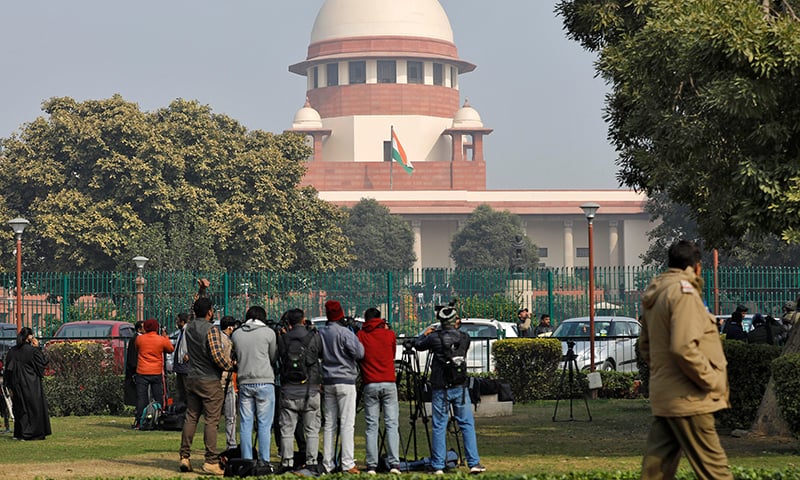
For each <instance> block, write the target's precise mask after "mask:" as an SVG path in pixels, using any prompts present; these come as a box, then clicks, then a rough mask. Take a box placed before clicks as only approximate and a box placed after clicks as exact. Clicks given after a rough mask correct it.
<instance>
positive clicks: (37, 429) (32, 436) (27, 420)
mask: <svg viewBox="0 0 800 480" xmlns="http://www.w3.org/2000/svg"><path fill="white" fill-rule="evenodd" d="M46 365H47V359H46V358H45V356H44V353H43V352H42V349H41V348H39V340H37V339H36V337H35V336H34V335H33V331H32V330H31V329H30V328H28V327H25V328H23V329H21V330H20V332H19V333H18V334H17V344H16V346H14V347H12V348H11V350H9V351H8V353H7V354H6V360H5V375H4V376H3V380H4V381H5V382H6V386H7V387H8V388H9V390H10V391H11V399H12V401H13V405H12V409H13V412H14V438H15V439H17V440H44V438H45V437H46V436H47V435H50V434H51V433H52V431H51V430H50V414H49V412H48V409H47V399H46V398H45V396H44V386H43V384H42V378H43V377H44V369H45V366H46Z"/></svg>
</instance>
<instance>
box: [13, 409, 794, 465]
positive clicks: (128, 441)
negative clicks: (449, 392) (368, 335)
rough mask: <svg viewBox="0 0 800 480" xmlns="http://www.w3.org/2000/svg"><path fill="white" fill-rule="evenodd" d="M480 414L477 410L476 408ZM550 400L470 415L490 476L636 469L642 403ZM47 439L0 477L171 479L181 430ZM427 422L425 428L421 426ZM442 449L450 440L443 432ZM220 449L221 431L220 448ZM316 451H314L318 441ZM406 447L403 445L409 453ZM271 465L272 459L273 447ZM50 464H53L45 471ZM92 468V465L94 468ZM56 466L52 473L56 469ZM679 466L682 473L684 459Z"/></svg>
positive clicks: (762, 445) (745, 443) (756, 455)
mask: <svg viewBox="0 0 800 480" xmlns="http://www.w3.org/2000/svg"><path fill="white" fill-rule="evenodd" d="M479 408H480V407H479ZM554 409H555V402H553V401H544V402H535V403H532V404H526V405H514V414H513V415H512V416H507V417H495V418H478V419H477V420H476V423H477V431H478V445H479V450H480V454H481V460H482V463H483V464H484V465H485V466H486V467H487V468H488V469H489V470H490V471H491V472H495V473H501V472H507V473H528V474H538V473H569V472H576V471H587V472H588V471H598V470H605V471H636V470H638V469H639V465H640V462H641V455H642V451H643V448H644V443H645V438H646V435H647V431H648V428H649V424H650V408H649V405H648V403H647V401H646V400H593V401H589V409H590V411H591V416H592V421H590V422H589V421H586V420H587V419H588V414H587V412H586V406H585V404H584V402H583V400H574V401H573V403H572V413H573V418H574V419H575V420H576V421H564V422H561V421H559V422H554V421H553V414H554ZM569 416H570V405H569V402H568V401H563V400H562V401H561V403H560V404H559V410H558V416H557V419H558V420H566V419H568V418H569ZM52 425H53V432H54V433H53V435H52V436H50V437H48V439H47V440H45V441H41V442H17V441H14V440H12V439H11V435H10V434H4V435H0V469H1V470H2V471H3V472H9V475H5V474H4V478H33V477H35V476H41V477H46V478H95V477H103V478H146V477H147V478H170V477H179V476H180V475H179V474H178V473H177V459H178V453H177V451H178V447H179V445H180V432H161V431H155V432H140V431H132V430H131V429H130V419H129V418H125V417H109V416H93V417H63V418H53V419H52ZM400 426H401V435H402V439H403V440H402V443H403V445H402V447H401V449H402V450H403V451H404V455H405V456H407V457H408V458H410V459H413V457H414V456H415V455H414V449H413V443H409V441H408V440H409V430H410V428H411V423H410V421H409V408H408V407H407V406H406V405H404V406H403V407H402V408H401V418H400ZM429 426H430V425H429ZM416 431H417V434H418V437H417V440H418V444H417V445H418V447H417V456H418V457H422V456H427V455H428V446H427V440H426V439H425V437H424V431H425V425H424V423H423V421H422V419H418V420H417V422H416ZM448 438H449V443H451V444H452V443H453V442H452V440H453V436H452V435H448ZM721 438H722V441H723V445H724V446H725V448H726V451H727V453H728V456H729V458H730V462H731V465H733V466H740V467H750V468H775V469H778V468H784V467H791V466H798V465H800V450H798V444H797V442H796V441H795V440H793V439H781V438H734V437H731V436H730V435H728V434H727V433H722V434H721ZM355 440H356V442H355V443H356V458H357V460H358V463H359V465H360V466H363V459H364V423H363V415H362V414H361V413H359V415H358V421H357V424H356V439H355ZM223 444H224V433H222V432H220V435H219V445H223ZM320 447H321V445H320ZM407 447H408V448H407ZM202 452H203V441H202V429H199V430H198V432H197V434H196V435H195V441H194V451H193V461H194V463H195V466H196V467H199V466H200V464H201V463H202ZM272 458H273V461H275V460H277V459H278V456H277V449H276V447H275V445H274V444H273V446H272ZM48 465H50V466H52V467H53V468H50V469H48V468H47V466H48ZM93 465H94V466H93ZM56 467H57V468H56ZM681 468H682V469H688V465H687V463H686V462H685V461H683V462H682V464H681Z"/></svg>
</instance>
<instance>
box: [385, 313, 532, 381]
mask: <svg viewBox="0 0 800 480" xmlns="http://www.w3.org/2000/svg"><path fill="white" fill-rule="evenodd" d="M439 325H440V324H439V322H436V323H432V324H431V325H429V326H428V328H429V327H434V328H439ZM459 329H460V330H461V331H462V332H464V333H466V334H467V335H469V336H470V339H471V341H470V346H469V350H468V351H467V369H468V370H469V371H470V372H476V373H477V372H491V371H494V358H493V357H492V345H493V344H494V342H495V341H496V340H498V339H503V338H517V336H518V335H517V331H516V328H515V324H514V323H512V322H499V321H497V320H495V319H493V318H462V319H461V327H459ZM425 330H427V328H425V329H423V330H422V332H424V331H425ZM422 332H420V333H419V335H421V334H422ZM404 340H411V341H413V339H408V338H406V339H404ZM428 353H429V352H428V351H424V352H418V358H419V365H420V369H421V370H424V368H425V365H426V364H427V362H428V356H429V355H428ZM395 359H396V360H402V359H403V348H402V346H398V348H397V353H396V355H395Z"/></svg>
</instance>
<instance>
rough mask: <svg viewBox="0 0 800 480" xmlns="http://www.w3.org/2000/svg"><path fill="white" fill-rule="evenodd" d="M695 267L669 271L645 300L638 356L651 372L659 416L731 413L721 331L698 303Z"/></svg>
mask: <svg viewBox="0 0 800 480" xmlns="http://www.w3.org/2000/svg"><path fill="white" fill-rule="evenodd" d="M701 282H702V280H701V279H700V278H698V277H697V276H696V275H695V273H694V270H693V269H692V268H687V269H686V270H678V269H675V268H671V269H669V270H668V271H667V272H665V273H662V274H661V275H659V276H658V277H656V278H655V279H653V281H652V282H651V283H650V286H648V287H647V290H646V291H645V293H644V296H643V297H642V305H643V306H644V315H643V319H642V333H641V337H640V338H639V348H640V353H641V355H642V358H643V359H644V361H645V362H646V363H647V364H648V365H649V367H650V404H651V408H652V410H653V415H655V416H658V417H686V416H691V415H698V414H703V413H712V412H716V411H717V410H722V409H724V408H729V407H730V403H729V402H728V395H729V390H728V373H727V364H728V362H727V360H726V359H725V353H724V352H723V350H722V341H721V340H720V336H719V330H717V323H716V320H715V318H714V316H713V315H711V314H710V313H709V312H708V310H707V309H706V307H705V306H704V305H703V301H702V299H701V298H700V288H701Z"/></svg>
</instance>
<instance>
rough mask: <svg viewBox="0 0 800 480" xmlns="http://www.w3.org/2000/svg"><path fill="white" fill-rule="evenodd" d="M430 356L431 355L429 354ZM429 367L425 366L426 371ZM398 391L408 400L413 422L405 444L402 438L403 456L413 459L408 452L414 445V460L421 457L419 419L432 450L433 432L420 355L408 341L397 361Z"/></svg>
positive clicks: (409, 416) (411, 421)
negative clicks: (425, 395)
mask: <svg viewBox="0 0 800 480" xmlns="http://www.w3.org/2000/svg"><path fill="white" fill-rule="evenodd" d="M429 358H430V356H429ZM427 370H428V367H427V365H426V366H425V373H427ZM395 372H396V377H397V379H396V382H397V393H398V396H399V397H400V400H407V401H408V418H409V422H410V424H411V429H410V430H409V433H408V438H407V439H406V442H405V444H403V442H402V439H401V445H400V448H402V450H403V451H402V453H403V458H405V459H406V461H411V459H410V457H409V455H408V452H409V450H410V449H411V447H412V445H413V448H414V450H413V453H414V457H413V461H417V460H419V459H420V455H419V451H418V445H417V443H418V442H417V419H421V420H422V425H423V427H424V429H425V439H426V441H427V442H428V451H430V450H431V434H430V429H429V427H428V423H429V422H430V419H429V418H428V412H427V411H426V410H425V399H424V397H423V393H424V390H425V387H426V382H425V380H424V375H420V366H419V357H418V356H417V353H416V352H415V351H414V344H413V343H412V342H411V341H407V342H405V343H404V344H403V356H402V357H401V360H399V361H396V362H395Z"/></svg>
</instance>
